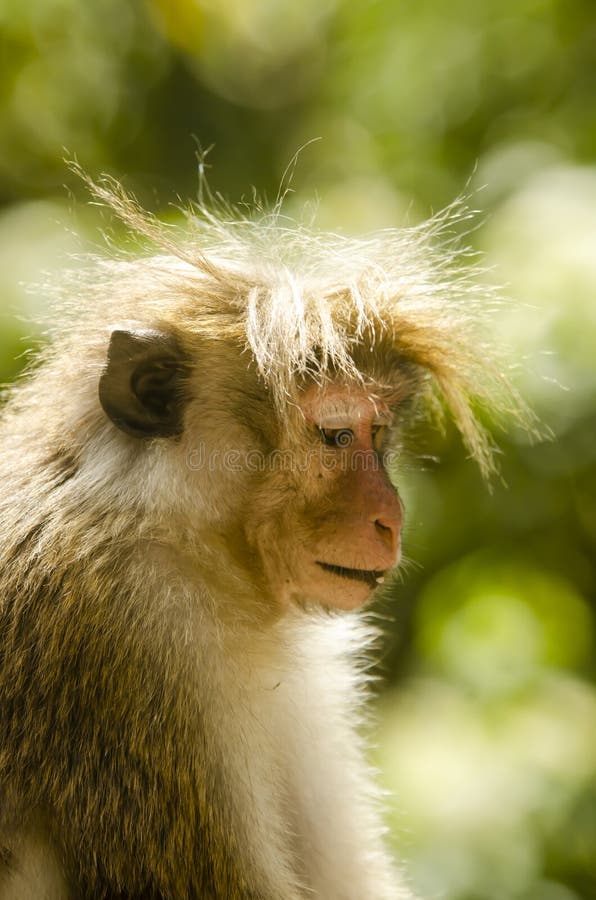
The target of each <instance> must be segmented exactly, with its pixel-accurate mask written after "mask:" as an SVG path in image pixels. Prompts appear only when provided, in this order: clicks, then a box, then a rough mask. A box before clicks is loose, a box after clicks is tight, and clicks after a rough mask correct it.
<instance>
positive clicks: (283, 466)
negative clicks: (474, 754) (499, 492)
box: [0, 181, 523, 900]
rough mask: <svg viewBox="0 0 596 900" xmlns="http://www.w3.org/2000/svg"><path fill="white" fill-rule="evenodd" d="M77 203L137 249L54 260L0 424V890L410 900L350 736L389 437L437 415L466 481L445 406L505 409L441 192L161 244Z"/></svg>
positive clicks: (460, 420) (385, 564)
mask: <svg viewBox="0 0 596 900" xmlns="http://www.w3.org/2000/svg"><path fill="white" fill-rule="evenodd" d="M94 191H95V195H96V197H97V199H98V200H99V201H101V202H104V203H107V204H108V205H109V206H110V207H111V208H112V209H113V210H114V211H115V213H116V215H118V216H119V217H120V218H121V220H122V221H123V222H124V223H125V225H126V226H127V227H128V228H129V229H130V230H131V231H132V232H134V233H135V234H136V235H138V236H140V238H142V239H144V240H146V241H147V244H148V249H147V248H143V249H141V250H140V251H139V252H138V253H134V254H130V253H129V254H124V253H123V254H120V255H119V256H112V257H111V258H99V259H95V260H93V261H91V262H90V265H89V267H88V268H87V269H85V270H82V271H81V270H79V271H78V272H77V273H75V274H74V275H73V276H72V277H71V278H70V279H68V278H67V279H66V280H65V282H64V283H65V284H66V287H65V288H64V291H65V296H66V298H67V299H66V302H65V303H64V304H63V307H62V314H61V316H60V317H59V318H60V325H61V329H60V332H59V333H58V334H56V335H55V337H54V340H53V341H52V343H51V344H50V346H49V347H48V348H47V349H45V350H44V351H43V353H42V358H41V361H40V362H38V363H37V364H36V365H35V366H34V367H33V368H32V370H31V371H30V372H29V373H28V374H26V375H25V376H24V377H23V378H22V380H21V381H20V383H19V384H17V386H16V387H15V388H14V389H13V390H12V392H11V395H10V397H9V398H8V400H7V402H6V404H5V407H4V410H3V414H2V421H1V424H0V446H1V454H0V521H1V523H2V531H1V534H2V541H1V547H0V585H1V591H0V848H1V851H0V898H1V900H33V898H36V900H41V898H45V900H116V898H121V900H124V898H126V900H186V898H205V900H307V898H319V900H412V898H413V896H414V894H413V891H412V890H411V888H410V886H409V883H408V879H407V878H406V877H404V876H403V874H402V872H401V869H399V867H397V866H395V865H394V862H393V861H392V859H391V855H390V853H389V851H388V850H387V848H386V845H385V837H384V827H383V824H382V817H381V813H380V797H379V792H378V789H377V788H376V786H375V779H374V776H373V774H372V773H371V770H370V766H369V764H368V763H367V756H366V737H365V736H364V735H363V731H362V728H361V725H362V722H363V716H364V713H365V700H366V695H367V684H368V680H367V665H368V655H369V653H370V651H371V648H372V647H374V645H375V642H376V640H377V633H376V630H375V628H374V627H372V625H371V622H370V621H369V619H368V618H367V610H368V609H369V608H370V601H371V599H372V598H374V597H375V596H376V595H377V593H378V592H379V591H381V590H383V588H382V587H381V586H382V584H383V582H388V581H389V580H390V577H391V573H392V572H394V571H395V570H396V567H397V565H398V562H399V559H400V554H401V532H402V525H403V519H404V508H403V503H402V500H401V498H400V495H399V492H398V486H397V485H396V484H395V481H394V479H393V476H392V474H391V470H392V463H391V460H392V459H393V457H392V456H391V454H397V455H398V456H399V453H400V452H401V450H400V447H401V445H402V441H403V435H404V433H405V429H406V428H407V427H408V424H409V423H411V422H415V421H419V420H421V419H424V418H428V417H431V418H433V419H437V418H440V417H441V416H442V415H444V412H442V411H444V410H448V411H449V413H450V414H451V416H452V418H453V420H454V421H455V423H456V425H457V426H458V428H459V431H460V432H461V434H462V436H463V440H464V442H465V445H466V447H467V448H468V451H469V454H470V455H471V456H472V457H473V458H475V459H476V460H477V461H478V462H479V464H480V467H481V469H482V470H483V472H485V473H490V472H491V471H492V470H493V469H494V461H493V460H494V456H493V453H492V446H491V439H490V437H489V435H488V432H487V431H486V430H485V427H484V426H483V424H482V421H481V419H480V418H479V416H478V414H477V410H478V409H488V410H492V411H493V412H496V414H497V416H498V415H500V414H506V413H511V412H512V411H513V412H514V414H517V415H518V417H522V418H523V411H522V404H521V402H520V401H519V398H518V397H517V395H516V393H515V390H514V389H513V388H512V387H511V386H510V381H509V379H508V377H507V375H506V373H504V370H503V368H502V367H500V364H499V363H498V362H495V363H492V362H491V359H493V358H494V356H493V354H492V351H491V349H490V346H489V344H488V342H487V341H486V339H483V338H482V337H480V336H479V334H478V329H477V325H476V320H477V319H478V311H479V310H480V309H481V308H482V306H483V305H487V291H488V289H487V288H485V287H483V285H482V283H481V281H480V279H479V278H478V272H477V270H476V268H475V267H474V266H470V265H469V264H468V263H467V262H466V260H462V258H461V257H460V256H459V255H458V253H457V252H455V251H454V250H453V246H452V244H451V243H449V241H448V242H447V247H445V246H442V245H441V240H440V239H439V240H438V239H437V237H438V236H439V238H440V236H441V234H442V233H443V232H444V231H445V229H446V228H448V227H450V224H451V222H452V221H453V219H454V213H453V210H451V211H449V212H447V213H446V214H445V215H444V216H443V217H442V218H441V217H440V216H439V217H435V219H433V220H431V222H430V223H429V224H427V225H424V226H417V227H413V228H405V229H388V230H385V231H382V232H379V233H377V234H374V235H372V236H369V237H366V238H351V237H342V236H338V235H326V234H322V233H318V232H317V231H316V230H314V229H312V228H306V227H304V226H302V225H300V224H294V223H291V222H289V220H287V219H286V218H285V217H284V216H282V215H281V214H276V215H274V214H264V215H262V216H254V217H249V216H242V215H237V216H236V217H231V216H228V215H224V214H223V213H221V212H217V211H216V212H213V211H210V210H207V209H205V208H201V209H198V210H197V209H194V210H192V211H191V212H190V213H189V215H188V217H187V222H186V229H185V231H184V233H182V234H180V233H173V232H172V230H171V228H166V226H162V225H160V223H159V222H158V221H157V219H155V218H153V217H151V216H150V215H149V214H146V213H144V212H143V211H142V209H141V208H140V207H139V206H138V204H137V203H136V201H135V200H134V199H133V198H132V197H131V196H129V195H127V194H126V193H125V192H124V191H123V189H121V188H120V187H119V186H118V184H117V183H112V182H110V181H101V182H99V183H98V184H97V185H95V187H94ZM149 245H150V246H149ZM488 305H490V303H488ZM483 340H484V342H483Z"/></svg>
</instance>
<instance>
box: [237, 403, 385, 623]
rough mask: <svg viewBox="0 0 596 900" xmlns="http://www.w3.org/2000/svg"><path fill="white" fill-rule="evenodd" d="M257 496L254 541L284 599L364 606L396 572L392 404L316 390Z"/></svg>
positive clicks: (251, 521) (251, 522) (251, 520)
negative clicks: (279, 465)
mask: <svg viewBox="0 0 596 900" xmlns="http://www.w3.org/2000/svg"><path fill="white" fill-rule="evenodd" d="M297 420H298V421H297V422H296V427H295V428H292V429H291V437H288V439H287V440H286V442H285V443H284V445H283V447H282V449H281V453H280V456H279V459H280V460H281V461H282V462H283V471H275V455H273V456H272V457H271V460H272V465H271V471H270V472H269V473H268V474H267V476H266V477H265V480H264V483H263V484H261V485H260V487H259V490H258V491H257V494H256V497H255V502H254V503H253V504H252V505H251V509H250V511H249V513H248V516H247V519H248V521H247V532H248V539H249V541H250V542H251V544H252V546H254V548H255V550H256V552H257V553H258V555H259V558H260V561H261V564H262V567H263V571H264V573H265V577H266V580H267V582H268V585H269V587H270V590H271V592H272V594H273V595H274V596H275V597H277V598H278V599H279V600H282V602H286V603H287V602H298V603H304V602H314V603H318V604H321V605H324V606H326V607H337V608H340V609H353V608H355V607H358V606H360V605H362V604H363V603H364V602H365V601H366V600H367V599H368V598H369V597H370V595H371V593H372V592H373V591H374V590H375V589H376V588H377V587H378V585H379V584H382V583H383V581H384V578H385V577H386V575H387V573H388V572H389V571H390V570H391V569H392V568H393V567H394V566H396V565H397V563H398V561H399V554H400V530H401V525H402V518H403V512H402V505H401V502H400V499H399V497H398V495H397V492H396V490H395V488H394V487H393V485H392V484H391V482H390V480H389V477H388V475H387V472H386V469H385V466H384V455H385V450H386V446H387V444H386V434H387V432H388V431H389V429H390V426H391V423H392V416H391V412H390V409H389V408H388V406H387V405H386V404H385V403H383V402H382V401H381V400H379V398H378V397H376V398H373V397H371V396H369V395H367V393H366V392H365V391H363V390H359V389H357V388H354V387H353V388H348V387H346V386H339V385H337V386H331V387H327V388H326V389H324V390H323V389H320V388H316V387H312V388H310V389H309V390H307V391H305V392H303V393H302V395H301V397H300V400H299V404H298V410H297Z"/></svg>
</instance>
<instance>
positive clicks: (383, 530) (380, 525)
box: [375, 519, 394, 547]
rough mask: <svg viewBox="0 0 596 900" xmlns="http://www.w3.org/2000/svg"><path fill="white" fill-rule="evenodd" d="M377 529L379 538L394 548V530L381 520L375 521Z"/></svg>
mask: <svg viewBox="0 0 596 900" xmlns="http://www.w3.org/2000/svg"><path fill="white" fill-rule="evenodd" d="M375 528H376V530H377V533H378V535H379V537H380V538H381V539H382V540H383V541H384V543H386V544H388V545H389V546H390V547H393V535H394V530H393V528H392V527H391V526H390V525H385V523H384V522H381V520H380V519H376V520H375Z"/></svg>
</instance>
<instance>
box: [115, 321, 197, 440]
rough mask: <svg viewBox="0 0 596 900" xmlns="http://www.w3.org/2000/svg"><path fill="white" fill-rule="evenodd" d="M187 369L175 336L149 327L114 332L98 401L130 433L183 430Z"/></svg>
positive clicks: (151, 434) (143, 434)
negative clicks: (184, 389) (184, 390)
mask: <svg viewBox="0 0 596 900" xmlns="http://www.w3.org/2000/svg"><path fill="white" fill-rule="evenodd" d="M187 372H188V368H187V366H186V364H185V360H184V357H183V354H182V351H181V349H180V346H179V344H178V342H177V340H176V338H175V337H174V335H172V334H169V333H168V332H163V331H157V330H153V329H139V330H133V331H125V330H121V329H118V330H116V331H113V332H112V335H111V337H110V345H109V348H108V355H107V360H106V365H105V368H104V370H103V372H102V374H101V377H100V379H99V401H100V403H101V405H102V406H103V408H104V411H105V413H106V414H107V416H108V417H109V418H110V419H111V420H112V422H113V423H114V424H115V425H117V426H118V428H120V429H121V430H122V431H125V432H126V434H131V435H133V436H134V437H141V438H152V437H171V436H173V435H176V434H180V433H181V432H182V413H183V406H184V397H183V388H184V379H185V375H186V374H187Z"/></svg>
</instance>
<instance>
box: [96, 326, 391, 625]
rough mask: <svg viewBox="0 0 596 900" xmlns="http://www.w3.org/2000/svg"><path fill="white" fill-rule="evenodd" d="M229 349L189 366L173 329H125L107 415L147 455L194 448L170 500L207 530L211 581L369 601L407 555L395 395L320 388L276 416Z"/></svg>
mask: <svg viewBox="0 0 596 900" xmlns="http://www.w3.org/2000/svg"><path fill="white" fill-rule="evenodd" d="M203 349H204V348H203ZM222 352H223V351H222V350H221V349H220V351H218V354H219V355H216V354H215V352H214V351H213V348H211V351H210V352H209V351H207V352H200V353H197V354H196V356H197V358H200V360H201V361H200V362H196V361H195V362H194V363H193V360H192V358H191V356H190V355H189V353H188V351H187V352H184V351H182V349H181V346H180V343H179V342H178V340H177V339H175V338H174V337H173V335H172V334H168V333H164V332H162V331H153V330H139V331H127V330H126V331H125V330H118V331H115V332H114V333H113V335H112V339H111V343H110V350H109V353H108V362H107V365H106V367H105V369H104V372H103V375H102V378H101V381H100V400H101V403H102V405H103V407H104V410H105V411H106V413H107V414H108V416H109V418H110V419H111V420H112V422H113V423H114V424H115V425H117V426H118V428H119V429H120V430H121V431H123V432H125V433H126V434H127V435H128V436H129V439H130V438H132V439H133V440H134V442H135V446H136V448H137V452H138V453H139V454H143V453H147V454H151V453H153V449H152V448H155V447H156V445H155V442H154V440H153V439H154V438H160V439H163V441H160V443H159V447H158V448H156V449H158V450H159V448H161V450H159V452H160V453H161V454H162V457H164V452H163V451H165V458H169V459H170V460H171V464H172V466H177V467H178V468H181V467H180V461H181V455H182V454H184V458H185V461H186V464H185V466H184V469H185V475H184V477H183V479H182V480H180V478H173V479H170V480H169V487H170V491H171V493H170V495H168V496H167V498H166V501H167V505H168V507H169V508H170V509H171V508H178V509H179V510H180V511H181V512H182V513H183V515H184V517H185V521H186V523H189V522H190V523H191V528H193V527H194V528H195V529H196V533H197V534H198V535H200V541H199V544H197V546H199V545H200V548H201V553H200V555H198V556H197V565H198V566H199V567H201V566H203V567H205V569H206V572H205V573H203V574H204V575H205V580H206V582H207V583H210V582H211V581H213V584H214V587H219V589H220V590H221V588H222V587H223V588H225V589H226V590H227V591H233V593H234V594H235V595H237V594H238V591H239V590H240V585H242V586H243V594H244V595H247V596H249V595H250V594H251V593H252V594H253V595H254V594H257V595H259V596H261V597H263V596H264V597H266V598H267V600H268V602H269V603H270V604H271V605H273V606H275V607H277V608H278V609H279V608H280V607H284V606H287V605H288V604H291V603H299V604H309V603H316V604H321V605H323V606H326V607H336V608H340V609H353V608H355V607H358V606H360V605H362V604H363V603H364V602H365V601H366V600H367V599H368V598H369V597H370V596H371V594H372V592H373V591H374V590H375V588H376V587H377V586H378V585H379V584H380V583H382V582H383V580H384V578H385V576H386V574H387V573H388V571H389V570H391V569H392V568H393V567H394V566H395V565H397V563H398V560H399V552H400V530H401V524H402V506H401V502H400V500H399V497H398V495H397V492H396V490H395V489H394V487H393V486H392V484H391V482H390V480H389V477H388V475H387V472H386V469H385V464H384V463H385V459H384V454H385V450H386V448H387V441H386V435H387V433H388V432H389V431H390V428H391V425H392V412H391V406H392V405H393V403H392V400H391V398H390V397H389V396H387V397H385V398H384V395H383V391H381V390H378V391H377V390H375V391H373V390H372V389H371V390H367V389H365V388H364V387H363V386H362V385H358V384H355V383H353V384H350V385H348V384H333V383H331V384H326V385H325V386H324V387H321V386H320V385H316V384H311V385H310V386H307V387H306V388H304V389H302V390H301V391H299V392H298V394H297V397H296V401H295V402H292V403H289V404H288V410H287V411H286V414H283V413H282V414H280V413H279V412H277V413H276V412H275V410H274V408H273V404H272V403H271V402H270V400H269V399H268V397H267V392H266V390H264V389H263V387H262V386H261V387H259V382H258V379H257V377H256V375H255V374H254V373H252V374H251V372H250V371H247V365H246V361H245V358H244V359H243V358H242V357H241V355H240V354H237V353H236V354H230V353H229V348H228V352H227V354H226V353H225V352H224V353H223V356H222V355H221V353H222ZM393 400H395V397H393ZM147 439H150V440H147ZM168 447H169V451H170V452H168ZM163 490H164V489H163V488H161V491H162V492H163ZM176 493H177V494H178V495H179V496H172V494H174V495H175V494H176ZM185 527H186V528H188V524H187V525H186V526H185ZM191 543H192V541H191ZM222 557H225V558H222ZM201 571H202V569H201ZM226 579H228V581H229V584H228V582H227V581H226Z"/></svg>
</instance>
